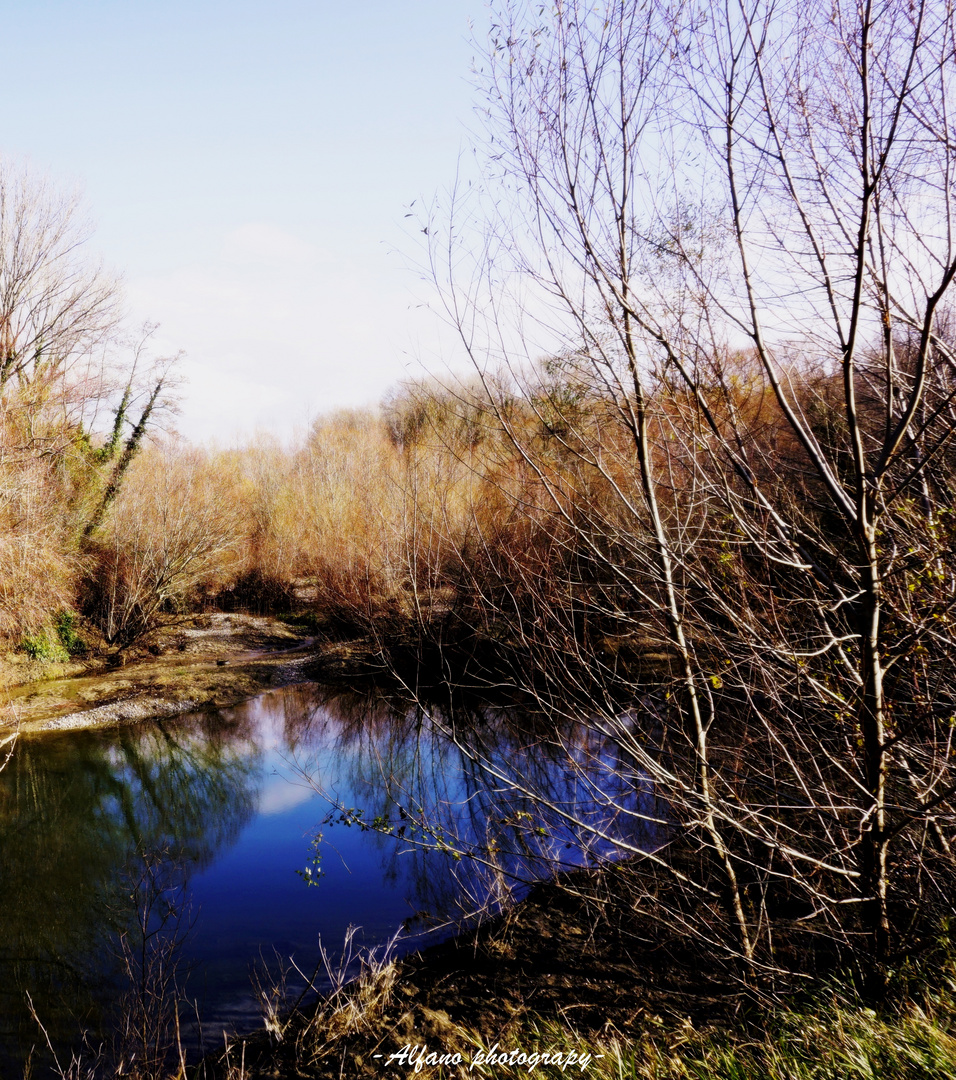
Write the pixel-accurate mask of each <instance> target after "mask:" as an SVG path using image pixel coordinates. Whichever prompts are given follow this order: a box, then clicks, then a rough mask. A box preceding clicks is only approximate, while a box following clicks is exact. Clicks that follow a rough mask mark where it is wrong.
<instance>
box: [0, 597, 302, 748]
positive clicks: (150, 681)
mask: <svg viewBox="0 0 956 1080" xmlns="http://www.w3.org/2000/svg"><path fill="white" fill-rule="evenodd" d="M315 648H316V647H315V643H314V641H313V639H312V638H311V637H310V636H309V632H308V631H306V630H304V629H302V628H298V627H294V626H289V625H287V624H286V623H284V622H282V621H281V620H278V619H275V618H271V617H268V616H262V615H244V614H222V613H216V614H210V615H197V616H194V617H192V618H189V619H185V620H183V619H179V620H175V621H171V622H170V623H169V625H167V626H166V627H164V628H163V629H162V630H161V631H159V632H158V633H157V634H156V635H155V636H154V637H153V638H152V639H151V641H150V645H149V648H148V649H145V648H144V649H142V650H140V651H139V652H138V653H137V654H135V655H133V656H131V657H130V658H129V659H128V661H127V662H126V663H125V664H124V665H123V666H122V667H117V666H115V664H111V662H110V660H109V658H106V657H100V658H94V659H91V660H88V661H84V662H79V661H76V662H71V663H68V664H40V663H38V662H36V661H31V660H29V659H27V658H26V657H25V656H23V655H21V654H8V655H6V656H4V657H3V658H2V659H0V685H2V686H3V690H2V691H0V732H3V731H10V730H12V729H19V730H20V731H23V732H36V731H50V730H58V729H62V728H85V727H100V726H103V725H107V724H115V723H124V722H133V721H138V720H146V719H149V718H151V717H156V716H171V715H174V714H176V713H181V712H188V711H190V710H192V709H198V708H203V707H207V706H226V705H233V704H235V703H236V702H238V701H243V700H245V699H247V698H249V697H252V696H254V695H255V694H257V693H259V692H260V691H261V690H264V689H266V688H267V687H270V686H284V685H288V684H290V683H293V682H298V681H300V680H302V679H304V678H305V676H304V675H303V669H304V668H305V666H306V665H307V664H309V662H310V660H311V659H312V658H313V656H314V653H315Z"/></svg>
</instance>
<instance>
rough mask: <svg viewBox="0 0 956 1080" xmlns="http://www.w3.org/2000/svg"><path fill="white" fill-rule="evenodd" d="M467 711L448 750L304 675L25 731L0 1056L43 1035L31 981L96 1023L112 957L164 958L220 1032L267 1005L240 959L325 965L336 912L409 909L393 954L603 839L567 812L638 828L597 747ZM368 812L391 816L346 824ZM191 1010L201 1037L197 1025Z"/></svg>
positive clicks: (5, 860) (4, 890) (209, 1035)
mask: <svg viewBox="0 0 956 1080" xmlns="http://www.w3.org/2000/svg"><path fill="white" fill-rule="evenodd" d="M511 719H512V720H513V719H514V718H511ZM474 730H475V731H478V732H482V734H481V736H480V737H479V736H478V735H476V736H475V740H476V741H475V742H474V745H473V746H472V747H471V751H470V752H469V753H465V752H463V749H462V747H461V746H458V745H455V743H454V742H452V741H450V740H449V739H448V738H447V732H445V733H444V735H443V734H442V731H443V725H442V724H441V723H437V724H436V723H433V722H432V721H431V719H430V718H429V717H427V716H424V715H422V714H421V713H418V712H414V711H403V710H398V711H396V710H395V709H394V708H391V707H390V706H389V705H388V704H387V703H385V702H383V701H381V700H379V699H376V698H375V697H369V698H356V697H349V696H343V695H339V696H335V695H331V694H329V693H327V692H324V691H322V690H321V689H320V688H318V687H298V688H286V689H284V690H276V691H272V692H269V693H266V694H263V695H262V696H261V697H259V698H256V699H255V700H253V701H250V702H248V703H246V704H244V705H242V706H239V707H237V708H234V709H228V710H223V711H221V712H219V713H214V714H209V713H205V714H197V715H195V716H187V717H183V718H181V719H177V720H175V721H168V720H167V721H157V722H153V723H149V724H143V725H140V726H136V727H124V728H120V729H117V730H114V731H98V732H73V733H62V734H57V735H48V736H45V737H44V738H42V739H28V738H23V739H21V740H20V742H19V743H18V745H17V748H16V753H15V755H14V757H13V759H12V760H11V761H10V763H9V764H8V766H7V768H6V769H5V770H4V771H3V772H2V773H0V836H2V837H3V841H2V846H0V1074H5V1075H6V1074H9V1075H17V1074H16V1073H15V1072H11V1071H10V1070H9V1067H10V1063H11V1062H14V1063H15V1062H17V1061H22V1060H23V1058H24V1056H25V1054H26V1053H27V1052H28V1051H29V1048H30V1046H31V1045H34V1044H35V1043H36V1042H37V1041H38V1029H37V1024H36V1021H35V1020H34V1019H32V1018H31V1017H30V1015H29V1010H28V1008H27V1006H26V1004H25V1002H26V994H27V993H28V992H29V994H30V996H31V998H32V1000H33V1002H34V1006H35V1009H36V1012H37V1014H38V1017H39V1019H40V1020H42V1021H43V1023H44V1026H45V1027H46V1028H47V1030H48V1032H49V1033H50V1035H51V1038H52V1039H53V1040H54V1042H56V1043H57V1044H58V1045H63V1046H69V1045H70V1044H71V1043H75V1040H76V1037H77V1034H78V1032H79V1031H81V1030H83V1029H88V1030H90V1031H91V1032H93V1033H94V1036H95V1037H96V1038H108V1036H109V1030H110V1025H111V1024H115V1005H116V1003H117V1002H118V1001H121V1000H122V998H123V995H124V994H125V993H128V991H129V986H128V983H129V981H130V980H129V977H128V976H129V970H128V969H129V968H130V962H129V957H130V955H132V956H133V957H134V961H135V962H134V963H133V968H134V970H133V975H134V977H135V976H136V975H137V973H138V970H139V969H138V967H137V966H136V965H137V964H138V963H139V960H137V959H136V958H137V957H146V958H147V963H153V962H154V956H155V955H159V956H161V957H173V956H175V976H176V982H177V985H178V986H179V987H180V989H181V990H183V991H184V993H185V996H186V998H187V999H188V1000H190V1001H191V1002H194V1005H193V1006H192V1007H191V1014H192V1013H194V1014H198V1016H199V1017H200V1018H201V1028H202V1038H203V1039H204V1041H205V1044H206V1045H207V1046H210V1045H221V1033H222V1031H223V1030H224V1029H225V1030H229V1031H234V1030H240V1031H241V1030H250V1029H253V1028H255V1027H257V1026H259V1024H260V1023H261V1020H260V1012H259V1006H258V1003H257V1000H256V995H255V992H254V987H253V981H252V978H251V975H252V974H253V973H254V972H255V971H256V970H257V969H258V970H259V971H260V981H265V980H266V976H264V975H262V974H261V972H262V969H263V965H265V966H266V967H268V969H269V970H270V971H271V972H272V973H273V974H275V973H276V972H277V971H278V970H279V969H280V968H284V969H286V970H287V973H288V974H287V988H288V990H289V991H290V992H291V993H293V994H298V993H299V992H300V991H301V990H303V989H305V988H306V982H307V979H308V978H309V977H311V975H312V973H313V971H314V969H315V967H316V962H317V958H318V957H319V954H320V948H319V947H320V942H321V945H322V947H323V948H324V949H325V950H326V952H327V954H328V955H329V957H330V959H331V961H332V962H333V963H336V962H338V955H339V953H340V952H341V949H342V944H343V941H344V939H345V937H346V934H347V932H348V931H349V928H350V927H354V928H357V929H356V930H355V940H356V943H357V944H360V945H364V946H367V947H374V946H381V945H382V944H383V943H384V942H386V941H388V940H389V939H391V938H392V937H393V936H394V935H395V934H396V932H397V931H399V930H401V929H402V927H403V926H404V927H405V929H404V932H403V934H402V936H401V938H400V940H399V943H398V945H397V947H396V949H397V952H398V953H401V952H402V951H403V950H408V949H410V948H413V947H419V946H420V945H422V944H427V943H428V942H429V940H433V939H435V937H434V935H435V933H436V931H434V930H432V931H430V933H431V934H432V937H431V938H429V937H428V936H427V935H425V931H426V930H427V929H428V928H429V927H434V926H438V927H443V928H444V929H443V930H442V929H439V930H438V931H437V933H438V934H442V933H445V934H447V933H449V932H451V929H450V928H451V926H452V925H453V922H454V920H456V919H458V918H460V917H461V916H462V915H463V914H467V913H468V912H469V911H470V910H474V909H475V908H476V907H479V906H481V905H482V904H484V903H485V902H486V901H488V902H494V899H495V897H496V896H497V895H499V894H501V893H503V892H506V891H507V890H508V889H509V888H510V887H512V886H515V885H517V887H518V888H520V886H521V882H527V881H529V880H531V879H533V878H534V877H535V876H536V875H540V874H541V873H543V872H544V867H545V865H546V864H548V865H553V864H554V862H555V860H561V861H563V862H564V863H565V864H566V865H579V864H581V863H582V862H585V861H587V860H588V859H589V858H603V857H608V856H613V854H614V852H613V847H614V845H613V844H611V845H609V844H608V843H607V842H606V841H600V840H599V841H594V839H593V837H592V838H591V840H590V841H589V840H588V838H587V836H586V835H584V836H582V835H580V830H579V829H577V827H576V826H574V825H569V824H568V820H567V819H566V818H563V817H562V814H565V813H567V814H569V815H570V817H571V818H573V819H576V820H578V821H581V820H586V821H588V822H589V823H592V824H595V825H596V826H597V827H598V828H599V829H600V830H601V831H602V832H605V833H611V834H615V835H619V836H623V837H627V838H628V841H629V842H630V843H632V844H642V843H646V842H647V838H646V836H642V835H640V834H641V828H642V825H641V822H640V819H639V818H634V819H632V818H630V817H629V816H628V815H627V813H626V812H625V813H624V814H623V815H622V808H624V810H625V811H626V809H627V807H628V806H629V805H630V806H633V805H635V804H636V802H639V801H640V800H641V799H642V798H644V797H645V795H646V793H645V792H644V791H643V788H642V784H641V782H640V778H639V776H637V775H636V773H635V771H634V770H633V769H631V768H629V767H627V766H626V763H622V761H621V760H620V757H619V755H617V752H616V751H615V750H614V748H613V747H611V748H605V747H603V746H593V745H590V744H583V743H582V744H580V745H578V746H577V749H574V747H572V746H570V745H569V744H568V743H566V742H562V741H561V740H560V739H557V738H555V736H554V735H553V734H552V735H550V736H548V737H546V738H541V739H534V738H530V737H525V736H524V735H523V734H522V735H515V734H514V730H515V725H514V724H513V723H499V722H497V721H496V719H495V717H494V716H492V715H491V714H490V713H489V714H486V715H482V716H480V717H479V718H478V722H477V723H476V724H475V726H474ZM519 730H522V729H521V728H520V726H519ZM476 759H478V760H481V761H484V762H485V764H486V765H487V766H488V767H489V768H491V769H492V770H493V774H488V773H486V771H485V770H484V769H483V768H482V767H481V766H479V765H477V764H476V763H475V762H476ZM509 771H510V772H513V773H514V775H516V776H520V777H521V778H522V780H523V781H524V782H525V783H527V784H531V785H533V786H534V787H535V789H536V790H537V791H538V792H540V793H543V795H544V796H545V798H546V800H547V801H548V802H549V803H550V804H551V807H552V809H551V811H543V810H541V808H540V807H539V806H537V805H534V804H533V803H531V802H529V800H528V799H527V797H526V796H525V795H523V794H521V793H520V792H519V791H517V790H516V789H514V788H513V787H512V786H511V785H510V784H509V783H508V782H507V779H506V775H507V774H508V773H509ZM359 812H360V814H361V817H359V816H358V814H359ZM343 817H344V818H345V819H346V822H349V821H350V822H351V824H348V823H343V821H342V818H343ZM373 818H378V819H379V825H380V826H385V827H386V828H389V827H390V828H392V829H393V831H394V832H399V831H400V832H401V833H402V836H401V837H400V838H399V837H396V836H394V835H382V833H381V830H374V829H365V828H362V826H361V824H360V821H371V820H372V819H373ZM584 832H585V833H586V832H587V830H584ZM632 833H633V835H631V834H632ZM436 848H437V849H446V850H435V849H436ZM447 849H451V850H452V852H453V853H457V856H458V857H456V854H453V853H449V851H448V850H447ZM469 853H476V854H478V855H480V856H481V858H480V859H479V860H477V861H474V860H471V859H469V858H468V854H469ZM462 855H464V857H460V856H462ZM542 856H543V857H544V862H539V859H540V858H541V857H542ZM489 863H490V864H491V866H490V867H489V865H488V864H489ZM307 871H311V873H312V880H313V882H315V884H312V885H310V884H308V883H307V880H306V878H307V876H308V875H307V873H306V872H307ZM144 933H145V935H146V939H147V941H146V948H145V949H142V946H143V935H144ZM423 935H425V936H423ZM124 942H125V943H126V950H127V953H126V955H127V961H126V963H125V964H124V962H123V959H122V956H123V949H124V945H123V943H124ZM164 950H165V951H164ZM124 968H125V969H126V970H125V971H124ZM165 970H166V971H169V970H172V968H171V967H169V966H167V968H166V969H165ZM270 977H271V976H270ZM327 985H328V980H327V978H326V977H325V975H324V973H323V972H322V971H320V972H319V976H318V978H317V979H316V980H315V986H316V987H317V988H318V989H322V988H323V987H326V986H327ZM186 1031H187V1038H189V1039H192V1040H193V1041H197V1040H198V1038H199V1035H198V1025H196V1024H195V1023H194V1024H192V1025H189V1024H187V1027H186ZM4 1063H5V1064H6V1069H5V1068H4Z"/></svg>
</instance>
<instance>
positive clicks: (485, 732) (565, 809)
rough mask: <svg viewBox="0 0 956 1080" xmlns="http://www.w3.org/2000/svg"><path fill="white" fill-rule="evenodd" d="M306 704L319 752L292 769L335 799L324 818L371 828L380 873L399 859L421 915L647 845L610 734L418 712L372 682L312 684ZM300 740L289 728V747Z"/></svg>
mask: <svg viewBox="0 0 956 1080" xmlns="http://www.w3.org/2000/svg"><path fill="white" fill-rule="evenodd" d="M299 704H300V707H301V706H302V705H303V704H304V702H300V703H299ZM307 705H308V707H307V708H306V709H304V710H303V712H300V714H299V716H300V721H299V722H300V723H303V721H302V720H301V717H302V715H303V714H304V713H305V712H308V713H309V714H310V715H312V716H313V717H315V718H318V717H319V716H322V717H323V718H324V719H323V720H322V722H321V730H322V733H323V735H324V736H325V738H324V739H323V741H322V744H321V760H319V759H318V758H316V757H313V758H311V759H309V758H305V757H303V758H301V759H300V767H301V769H302V772H303V774H304V775H306V776H307V777H309V778H310V779H311V781H312V783H313V784H314V786H316V787H317V788H318V789H319V790H321V791H322V792H323V794H325V795H326V796H327V797H329V798H331V799H332V800H334V801H337V802H338V806H339V811H338V813H336V814H333V815H331V816H330V818H329V819H328V820H327V822H326V826H325V827H326V828H329V827H330V826H332V827H334V826H335V824H343V823H344V824H346V825H348V826H349V827H351V828H368V827H370V826H371V827H372V828H373V829H374V830H376V831H377V832H378V834H379V837H380V841H379V842H380V846H381V848H382V851H383V862H384V863H385V868H386V873H389V872H390V873H391V875H392V876H397V875H398V873H399V872H400V871H399V870H398V860H399V859H403V860H406V861H407V860H411V861H412V863H413V864H414V869H413V870H412V871H411V876H412V877H413V879H414V881H415V892H416V897H415V902H416V904H417V905H418V906H419V907H420V908H422V909H424V910H427V911H429V912H446V913H449V912H451V911H453V910H455V909H456V908H457V910H458V911H459V913H467V912H469V911H477V910H479V909H482V908H485V907H487V905H488V904H489V903H490V904H491V905H492V906H496V905H497V904H498V903H500V902H501V901H502V900H504V899H505V898H506V897H507V896H509V895H513V894H514V893H515V892H518V893H520V892H521V891H522V890H523V889H524V888H525V887H526V886H527V885H528V884H530V883H531V882H533V881H536V880H540V879H541V878H542V877H545V876H548V875H550V874H552V873H554V872H555V871H557V870H561V869H565V868H570V867H575V866H581V865H584V864H593V863H595V862H599V861H602V860H604V859H608V858H615V857H618V855H619V854H620V851H621V849H622V846H623V848H624V849H625V850H626V849H628V848H630V849H631V850H648V849H650V848H653V847H655V846H656V845H657V844H658V843H659V842H660V830H659V828H658V827H656V826H655V825H653V824H650V825H649V823H648V822H649V820H650V821H651V822H653V820H654V819H655V818H660V817H661V816H662V815H661V814H660V813H658V812H657V811H656V808H655V807H654V800H653V795H652V793H651V792H650V790H649V786H648V785H647V784H646V783H645V782H644V780H643V778H642V777H641V775H640V772H639V770H638V769H636V767H635V766H634V763H633V762H631V761H630V760H628V758H627V756H626V754H625V753H624V752H623V751H622V749H621V747H620V743H619V741H618V740H617V739H614V738H610V737H607V738H605V737H601V736H599V735H597V734H596V733H595V731H594V729H593V728H592V727H590V726H586V725H583V724H577V723H574V722H566V723H565V724H563V725H561V726H558V725H556V724H555V723H554V722H553V721H549V720H548V719H547V718H544V717H541V716H534V715H529V714H527V713H524V712H520V713H519V712H517V711H515V710H513V709H500V708H494V707H489V706H485V705H475V704H474V703H466V704H462V703H457V702H455V703H450V704H449V703H446V704H444V705H443V706H435V707H431V708H426V707H424V706H423V705H422V703H421V702H418V703H416V704H415V705H409V704H408V703H407V702H403V701H401V700H400V699H396V697H395V696H391V697H386V696H384V695H382V694H380V693H379V692H377V691H375V690H369V691H368V692H366V693H364V694H355V693H352V694H343V693H341V692H338V693H335V694H330V693H328V692H324V693H323V692H322V691H319V690H317V689H316V690H315V691H313V698H312V700H311V702H309V703H307ZM329 730H334V731H335V732H336V735H335V738H334V741H333V743H332V750H333V754H334V757H332V758H331V759H330V757H329V749H330V747H329V744H328V741H327V736H328V732H329ZM313 735H315V732H314V731H313ZM308 742H309V736H308V728H307V727H303V730H302V731H301V732H300V737H299V745H300V749H303V748H304V747H305V746H306V745H307V744H308ZM339 784H341V788H342V789H348V790H349V791H351V792H352V793H354V796H355V798H356V799H357V805H355V806H350V805H347V804H346V803H345V802H343V801H342V799H341V798H340V797H339V796H338V794H337V791H336V788H337V787H338V786H339ZM401 872H403V873H405V874H408V873H409V869H408V866H407V864H406V865H405V866H404V867H403V868H402V871H401Z"/></svg>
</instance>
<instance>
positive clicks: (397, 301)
mask: <svg viewBox="0 0 956 1080" xmlns="http://www.w3.org/2000/svg"><path fill="white" fill-rule="evenodd" d="M376 256H377V258H376ZM360 259H362V255H361V254H360V253H356V254H354V255H351V254H350V255H349V256H345V257H343V256H340V255H337V254H335V253H332V252H330V251H323V250H320V249H319V248H318V247H316V246H315V245H313V244H311V243H309V242H308V241H306V240H304V239H302V238H300V237H297V236H295V235H294V234H292V233H290V232H288V231H285V230H282V229H280V228H278V227H277V226H275V225H272V224H269V223H266V222H254V223H248V224H244V225H241V226H239V227H238V228H234V229H232V230H230V231H229V232H228V233H227V234H225V235H224V236H223V237H222V241H221V244H220V246H219V250H218V252H217V253H216V254H215V255H213V256H212V257H211V258H209V259H208V260H204V261H203V262H196V263H193V264H191V265H187V266H181V267H178V268H176V269H174V270H172V271H170V272H168V273H166V274H163V275H157V276H152V277H140V278H138V279H134V280H133V281H131V282H130V283H129V286H128V291H129V294H130V300H131V304H132V307H133V310H134V313H135V314H136V315H137V317H139V318H150V319H154V320H156V321H158V322H159V323H160V326H161V330H160V338H159V340H160V343H161V345H162V346H163V347H164V348H166V349H169V350H171V351H176V350H178V349H180V348H182V349H184V350H185V352H186V359H185V361H184V367H183V374H184V375H185V377H186V379H187V388H186V391H185V395H184V407H183V411H182V415H181V417H180V422H179V426H180V429H181V430H182V431H183V433H184V434H186V435H187V436H189V437H191V438H196V439H203V440H205V439H210V438H218V439H232V438H233V437H234V436H236V435H237V434H240V433H249V432H250V431H252V430H254V429H256V428H265V429H267V430H270V431H272V432H275V433H276V434H280V435H281V434H285V433H288V432H289V430H290V428H292V427H293V426H299V427H301V426H303V425H305V424H306V423H307V422H308V420H309V419H310V417H311V415H314V414H315V413H317V412H321V411H327V410H329V409H333V408H337V407H341V406H356V405H362V404H371V403H374V402H375V401H377V400H378V399H379V398H380V397H381V396H382V394H383V393H384V392H385V391H386V390H387V389H388V387H389V386H391V385H392V384H394V383H395V382H396V381H397V380H398V379H400V378H402V377H403V376H404V375H405V374H406V372H407V366H408V363H409V358H408V356H407V355H406V353H405V348H406V346H405V342H407V340H408V319H409V311H408V309H409V307H410V305H411V303H412V297H411V293H410V292H409V291H406V286H410V285H411V284H412V282H411V281H410V279H408V278H406V277H405V276H404V275H403V274H401V273H400V272H398V271H397V269H396V268H393V267H391V266H389V265H388V263H387V260H386V258H385V254H384V249H380V250H379V251H375V252H373V254H372V257H371V258H368V257H365V258H364V261H363V262H362V264H361V265H360V264H359V260H360Z"/></svg>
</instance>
